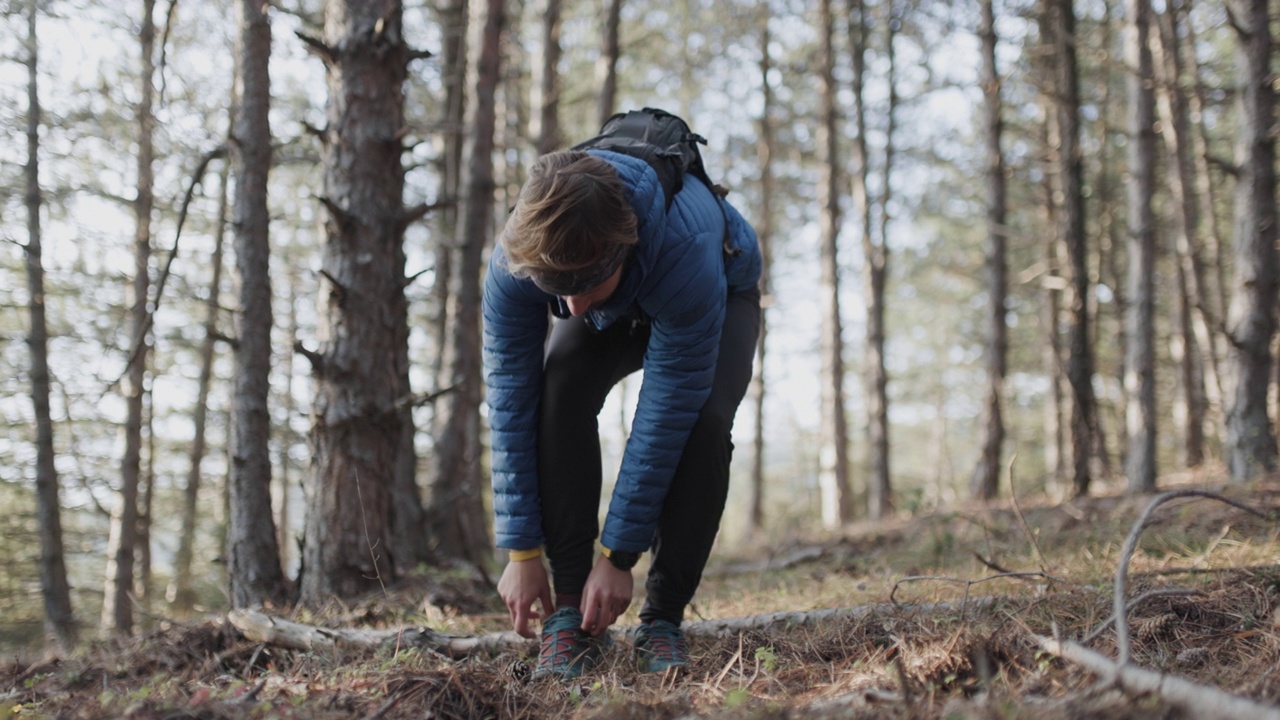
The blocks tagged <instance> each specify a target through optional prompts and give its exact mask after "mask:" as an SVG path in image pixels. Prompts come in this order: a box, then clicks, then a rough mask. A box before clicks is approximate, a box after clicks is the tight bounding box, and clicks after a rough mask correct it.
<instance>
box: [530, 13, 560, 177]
mask: <svg viewBox="0 0 1280 720" xmlns="http://www.w3.org/2000/svg"><path fill="white" fill-rule="evenodd" d="M560 6H561V0H546V7H545V9H544V12H543V14H542V63H541V64H540V65H539V66H538V70H539V73H538V103H537V107H538V132H537V133H536V135H537V138H538V154H539V155H545V154H546V153H549V152H552V151H554V150H558V149H560V147H561V139H560V135H561V133H560V86H561V82H560V55H561V52H560Z"/></svg>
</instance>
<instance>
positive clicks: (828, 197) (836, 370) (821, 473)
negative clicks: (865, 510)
mask: <svg viewBox="0 0 1280 720" xmlns="http://www.w3.org/2000/svg"><path fill="white" fill-rule="evenodd" d="M818 32H819V34H820V36H821V40H822V54H821V60H820V65H819V82H820V83H821V90H820V92H821V94H822V97H821V102H822V119H821V122H820V123H819V124H818V162H819V167H820V170H819V179H818V207H819V212H820V215H819V221H818V225H819V241H818V242H819V243H820V244H821V249H820V260H819V262H820V263H821V288H822V289H821V291H820V292H821V298H822V300H821V302H822V337H821V338H820V343H821V346H822V379H821V384H822V391H821V403H822V409H821V412H822V416H821V421H820V422H821V429H820V436H819V449H818V453H819V457H818V462H819V467H818V485H819V488H820V490H821V493H822V522H823V524H824V525H825V526H827V527H828V528H834V527H839V526H840V525H842V524H844V523H847V522H849V521H851V520H852V519H853V488H852V487H851V484H850V482H849V430H848V426H847V420H846V417H845V408H844V340H843V338H842V337H841V334H842V324H841V320H840V258H839V240H840V193H839V190H838V189H837V188H838V182H839V172H838V170H837V165H836V164H837V163H838V162H839V159H840V155H839V153H838V151H837V142H836V139H837V137H838V136H839V129H838V122H837V118H836V86H835V71H834V68H835V43H834V42H833V41H832V16H831V0H822V3H821V10H820V13H819V17H818Z"/></svg>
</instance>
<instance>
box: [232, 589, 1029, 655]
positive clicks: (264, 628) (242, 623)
mask: <svg viewBox="0 0 1280 720" xmlns="http://www.w3.org/2000/svg"><path fill="white" fill-rule="evenodd" d="M1001 602H1013V601H1011V600H1010V599H1009V598H1005V597H980V598H974V599H970V600H968V601H964V602H944V603H930V604H927V605H909V604H904V603H887V602H885V603H873V604H871V605H857V606H854V607H844V608H824V609H821V610H807V611H799V612H776V613H770V614H768V615H751V616H748V617H739V618H725V619H720V620H698V621H694V622H686V623H685V624H684V625H683V629H684V631H685V633H686V634H688V635H689V636H691V637H725V636H730V635H734V634H736V633H741V632H746V631H750V630H765V629H768V628H772V627H795V626H797V625H813V624H817V623H821V622H828V621H835V620H849V619H860V618H864V617H868V616H870V615H874V614H877V613H883V614H886V615H902V614H904V613H934V612H954V611H959V612H965V610H966V609H975V608H986V607H990V606H993V605H996V604H997V603H1001ZM227 620H228V622H230V623H231V624H232V625H234V626H235V627H236V629H237V630H239V631H240V632H241V633H242V634H243V635H244V636H245V637H246V638H247V639H249V640H252V641H254V642H261V643H267V644H270V645H276V646H278V647H283V648H289V649H292V650H307V651H312V652H324V651H334V650H339V649H344V648H345V649H360V650H377V649H381V648H386V647H395V646H398V647H401V648H406V647H412V648H422V649H426V650H432V651H435V652H438V653H441V654H443V655H447V656H449V657H451V658H453V659H455V660H458V659H462V658H465V657H469V656H471V655H473V654H476V653H481V652H486V653H498V652H503V651H514V652H522V651H525V650H532V649H534V648H535V647H536V644H537V641H536V640H531V639H528V638H524V637H521V636H520V635H518V634H516V633H515V632H513V631H510V630H508V631H506V632H497V633H488V634H486V635H476V636H473V637H466V636H457V635H446V634H444V633H439V632H436V631H435V630H432V629H430V628H425V627H412V628H398V629H395V628H392V629H385V630H370V629H361V628H325V627H317V626H315V625H304V624H302V623H296V622H293V621H291V620H285V619H283V618H278V617H272V616H270V615H267V614H266V613H263V612H258V611H256V610H232V611H231V612H229V613H227ZM637 629H638V627H636V626H633V627H615V628H613V629H612V630H611V631H610V632H611V634H612V635H613V636H614V637H615V638H617V639H623V638H626V637H629V636H631V635H634V634H635V631H636V630H637Z"/></svg>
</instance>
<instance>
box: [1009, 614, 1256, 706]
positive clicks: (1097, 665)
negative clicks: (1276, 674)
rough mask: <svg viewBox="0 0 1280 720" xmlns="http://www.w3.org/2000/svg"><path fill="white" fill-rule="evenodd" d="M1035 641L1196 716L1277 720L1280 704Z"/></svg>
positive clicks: (1131, 691)
mask: <svg viewBox="0 0 1280 720" xmlns="http://www.w3.org/2000/svg"><path fill="white" fill-rule="evenodd" d="M1034 637H1035V640H1036V642H1037V643H1038V644H1039V645H1040V647H1041V648H1043V649H1044V650H1045V651H1046V652H1049V653H1052V654H1054V655H1057V656H1058V657H1060V658H1062V659H1063V660H1066V661H1068V662H1072V663H1075V664H1076V665H1079V666H1081V667H1083V668H1085V669H1086V670H1088V671H1089V672H1091V673H1093V674H1094V675H1097V676H1099V677H1101V678H1103V679H1108V680H1113V681H1114V682H1115V683H1116V685H1117V686H1118V687H1119V688H1120V690H1121V691H1123V692H1124V693H1125V694H1126V695H1129V696H1131V697H1132V696H1141V695H1155V696H1157V697H1159V698H1160V699H1161V700H1164V701H1166V702H1168V703H1169V704H1171V705H1176V706H1177V707H1179V708H1181V709H1182V710H1184V711H1186V713H1187V715H1188V716H1189V717H1193V718H1197V719H1198V720H1218V719H1220V720H1280V708H1276V707H1272V706H1268V705H1262V704H1259V703H1256V702H1254V701H1252V700H1250V699H1248V698H1244V697H1240V696H1239V695H1232V694H1231V693H1228V692H1225V691H1223V690H1219V689H1218V688H1215V687H1211V686H1208V685H1200V684H1198V683H1194V682H1191V681H1190V680H1186V679H1184V678H1180V677H1178V676H1176V675H1165V674H1164V673H1160V672H1156V671H1154V670H1147V669H1145V668H1141V667H1138V666H1136V665H1129V664H1125V665H1119V664H1117V663H1116V662H1115V661H1114V660H1112V659H1111V658H1108V657H1107V656H1105V655H1102V654H1100V653H1097V652H1094V651H1093V650H1090V649H1088V648H1086V647H1084V646H1083V645H1077V644H1076V643H1073V642H1063V641H1060V640H1055V639H1053V638H1047V637H1043V636H1040V635H1036V636H1034Z"/></svg>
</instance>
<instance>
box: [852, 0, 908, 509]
mask: <svg viewBox="0 0 1280 720" xmlns="http://www.w3.org/2000/svg"><path fill="white" fill-rule="evenodd" d="M886 10H887V11H888V15H889V21H888V22H887V23H885V27H886V31H887V37H886V38H885V48H886V52H885V56H886V61H887V66H886V67H887V69H886V76H885V82H886V83H887V84H888V86H889V103H888V107H887V108H886V109H885V115H886V117H887V120H886V128H885V134H884V136H885V140H884V170H883V172H882V173H881V184H882V185H883V188H882V190H881V195H880V202H879V205H880V228H879V240H878V242H877V241H876V239H875V238H874V237H873V236H872V235H871V234H870V233H864V234H863V236H862V255H863V265H862V267H863V296H864V297H865V298H866V305H867V338H866V343H867V344H866V348H865V353H866V356H865V359H864V362H865V367H864V368H863V384H864V386H865V394H866V403H867V512H868V515H869V516H870V517H871V518H872V519H877V520H878V519H881V518H884V517H887V516H888V515H890V514H891V513H892V512H893V486H892V483H891V482H890V479H889V393H888V386H889V377H888V374H887V372H886V370H885V362H884V342H885V324H884V315H885V309H884V301H885V283H886V281H887V279H888V272H889V223H890V221H891V220H892V218H891V217H890V213H889V206H890V201H891V200H892V196H893V183H892V182H891V171H892V170H893V163H894V140H895V138H894V131H895V130H896V119H895V115H896V112H897V109H898V107H897V106H898V87H897V78H896V75H897V59H896V55H895V53H894V39H895V37H896V36H897V34H898V31H899V30H900V29H901V28H900V26H901V23H902V18H901V17H900V15H899V13H898V11H897V10H895V9H894V5H893V3H892V2H890V3H888V6H887V7H886ZM863 37H864V38H865V35H864V36H863ZM861 46H862V47H865V42H863V43H861ZM859 136H861V133H859ZM864 149H865V148H864ZM866 157H867V155H866V154H865V153H864V154H863V158H864V161H865V159H866Z"/></svg>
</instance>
